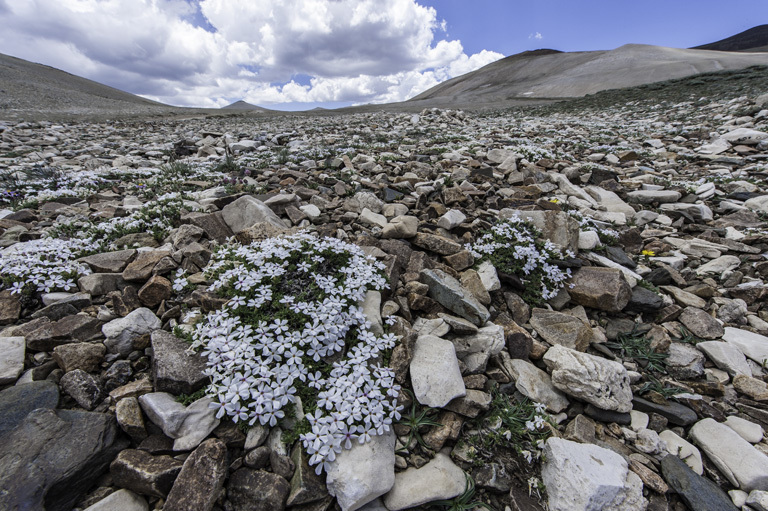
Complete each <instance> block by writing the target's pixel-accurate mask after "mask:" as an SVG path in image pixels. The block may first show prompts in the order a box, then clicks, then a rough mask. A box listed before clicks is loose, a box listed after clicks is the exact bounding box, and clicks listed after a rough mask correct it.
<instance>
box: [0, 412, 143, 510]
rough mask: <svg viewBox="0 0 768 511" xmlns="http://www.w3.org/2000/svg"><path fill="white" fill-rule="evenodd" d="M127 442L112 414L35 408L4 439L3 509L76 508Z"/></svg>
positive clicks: (0, 443) (0, 454) (0, 450)
mask: <svg viewBox="0 0 768 511" xmlns="http://www.w3.org/2000/svg"><path fill="white" fill-rule="evenodd" d="M127 444H128V442H127V440H126V439H124V438H123V437H121V436H120V434H119V432H118V429H117V426H116V424H115V419H114V417H112V416H110V415H107V414H101V413H92V412H81V411H74V410H56V411H54V410H43V409H38V410H35V411H33V412H32V413H30V414H29V415H27V416H26V418H25V419H24V420H23V422H22V423H21V424H19V426H18V427H17V428H16V429H14V430H13V431H11V432H9V433H8V434H7V435H5V436H3V437H0V466H2V467H3V470H2V471H0V488H2V489H3V491H0V508H2V509H8V510H11V509H19V510H21V509H29V510H32V509H45V510H46V511H69V510H71V509H72V508H73V507H74V505H75V504H76V503H77V502H78V501H79V500H80V499H81V498H82V497H83V495H84V494H85V492H86V491H87V490H88V489H89V488H90V487H91V486H92V485H93V484H94V482H95V481H96V479H97V478H98V477H99V476H101V474H102V473H103V472H104V470H105V469H106V467H107V465H108V464H109V462H110V461H111V460H112V459H113V458H114V457H115V455H116V454H117V453H118V452H119V451H121V450H122V449H124V448H125V447H126V446H127Z"/></svg>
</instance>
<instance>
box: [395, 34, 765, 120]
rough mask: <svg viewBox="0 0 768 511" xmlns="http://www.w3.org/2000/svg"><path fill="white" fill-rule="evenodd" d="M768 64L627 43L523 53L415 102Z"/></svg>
mask: <svg viewBox="0 0 768 511" xmlns="http://www.w3.org/2000/svg"><path fill="white" fill-rule="evenodd" d="M766 64H768V57H766V55H765V54H747V53H744V54H742V53H733V52H724V51H711V50H684V49H678V48H665V47H662V46H651V45H644V44H627V45H624V46H621V47H620V48H616V49H615V50H610V51H589V52H553V51H552V50H541V51H538V52H525V53H521V54H518V55H512V56H510V57H506V58H504V59H501V60H498V61H496V62H493V63H491V64H488V65H487V66H484V67H482V68H480V69H478V70H476V71H472V72H471V73H467V74H464V75H461V76H458V77H456V78H452V79H450V80H447V81H445V82H443V83H440V84H438V85H436V86H434V87H432V88H431V89H429V90H427V91H425V92H422V93H421V94H419V95H418V96H415V97H414V98H413V99H411V100H410V101H409V102H412V103H414V104H421V103H424V104H429V106H431V105H432V104H433V103H441V104H446V105H447V104H450V103H451V102H454V103H458V104H471V103H492V102H495V101H508V100H513V99H517V100H521V99H528V100H530V99H536V98H568V97H570V98H573V97H581V96H585V95H587V94H594V93H595V92H598V91H602V90H607V89H619V88H624V87H634V86H637V85H642V84H647V83H653V82H661V81H665V80H671V79H675V78H682V77H686V76H690V75H695V74H698V73H707V72H712V71H719V70H732V69H742V68H745V67H749V66H754V65H766Z"/></svg>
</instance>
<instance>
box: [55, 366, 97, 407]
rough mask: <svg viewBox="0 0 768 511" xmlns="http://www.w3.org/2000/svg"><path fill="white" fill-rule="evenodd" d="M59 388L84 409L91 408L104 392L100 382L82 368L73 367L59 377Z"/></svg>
mask: <svg viewBox="0 0 768 511" xmlns="http://www.w3.org/2000/svg"><path fill="white" fill-rule="evenodd" d="M59 384H60V385H61V388H62V389H63V390H64V392H66V393H67V394H69V395H70V396H72V398H73V399H74V400H75V401H77V404H78V405H80V406H81V407H83V408H85V409H86V410H93V409H94V408H96V406H97V405H98V404H99V403H101V402H102V401H103V400H104V398H105V397H106V394H105V392H104V389H103V388H102V386H101V383H100V382H99V381H98V380H97V379H96V378H95V377H94V376H93V375H90V374H88V373H86V372H85V371H83V370H82V369H75V370H74V371H70V372H68V373H66V374H65V375H64V376H62V377H61V381H60V382H59Z"/></svg>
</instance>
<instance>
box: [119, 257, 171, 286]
mask: <svg viewBox="0 0 768 511" xmlns="http://www.w3.org/2000/svg"><path fill="white" fill-rule="evenodd" d="M170 255H171V253H170V252H169V251H167V250H142V251H141V252H139V253H138V254H137V255H136V259H134V260H133V261H132V262H131V263H130V264H129V265H128V266H126V267H125V270H123V273H122V276H123V279H125V280H126V281H128V282H144V281H146V280H147V279H148V278H150V277H151V276H152V271H153V270H154V269H155V265H157V263H159V262H160V260H162V259H163V258H165V257H168V256H170Z"/></svg>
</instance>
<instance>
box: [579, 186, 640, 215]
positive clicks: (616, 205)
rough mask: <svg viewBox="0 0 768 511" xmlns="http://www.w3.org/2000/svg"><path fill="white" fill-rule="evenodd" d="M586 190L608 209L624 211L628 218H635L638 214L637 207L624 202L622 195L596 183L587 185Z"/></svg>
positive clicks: (618, 211)
mask: <svg viewBox="0 0 768 511" xmlns="http://www.w3.org/2000/svg"><path fill="white" fill-rule="evenodd" d="M585 190H586V191H587V193H588V194H589V195H591V196H592V197H593V198H594V199H595V200H596V201H597V203H598V204H599V205H601V206H603V207H605V209H606V211H609V212H611V213H624V215H625V217H626V218H633V217H634V216H635V214H636V213H635V208H633V207H632V206H630V205H629V204H627V203H626V202H624V201H623V200H622V199H621V197H619V196H618V195H616V194H615V193H614V192H612V191H610V190H606V189H604V188H600V187H599V186H594V185H593V186H587V187H586V188H585Z"/></svg>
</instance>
